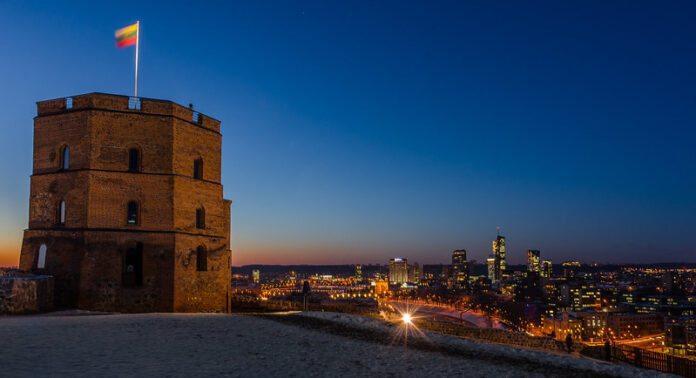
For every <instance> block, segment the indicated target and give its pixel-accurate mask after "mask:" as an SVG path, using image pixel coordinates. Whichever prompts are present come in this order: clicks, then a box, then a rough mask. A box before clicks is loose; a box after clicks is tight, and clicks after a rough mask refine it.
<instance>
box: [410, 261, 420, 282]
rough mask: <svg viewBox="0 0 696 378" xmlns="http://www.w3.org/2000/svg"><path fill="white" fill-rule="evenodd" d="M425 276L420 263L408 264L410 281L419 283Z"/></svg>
mask: <svg viewBox="0 0 696 378" xmlns="http://www.w3.org/2000/svg"><path fill="white" fill-rule="evenodd" d="M422 278H423V273H422V270H421V266H420V265H419V264H418V263H413V265H409V266H408V282H410V283H414V284H418V283H420V281H421V279H422Z"/></svg>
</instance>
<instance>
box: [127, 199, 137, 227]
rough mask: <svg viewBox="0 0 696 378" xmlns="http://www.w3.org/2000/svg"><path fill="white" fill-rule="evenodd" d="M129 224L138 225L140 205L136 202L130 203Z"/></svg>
mask: <svg viewBox="0 0 696 378" xmlns="http://www.w3.org/2000/svg"><path fill="white" fill-rule="evenodd" d="M127 222H128V224H138V203H137V202H135V201H130V202H128V218H127Z"/></svg>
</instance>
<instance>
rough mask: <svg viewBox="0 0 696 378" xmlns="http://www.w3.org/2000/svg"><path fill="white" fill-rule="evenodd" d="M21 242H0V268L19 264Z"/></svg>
mask: <svg viewBox="0 0 696 378" xmlns="http://www.w3.org/2000/svg"><path fill="white" fill-rule="evenodd" d="M21 248H22V244H21V242H2V243H1V244H0V268H7V267H15V266H19V252H20V249H21Z"/></svg>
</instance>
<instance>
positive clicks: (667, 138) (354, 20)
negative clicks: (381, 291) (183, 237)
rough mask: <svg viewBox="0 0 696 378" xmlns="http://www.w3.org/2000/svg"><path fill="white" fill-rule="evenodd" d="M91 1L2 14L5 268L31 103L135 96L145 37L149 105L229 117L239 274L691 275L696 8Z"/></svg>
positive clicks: (16, 233)
mask: <svg viewBox="0 0 696 378" xmlns="http://www.w3.org/2000/svg"><path fill="white" fill-rule="evenodd" d="M95 3H96V2H84V3H72V2H56V1H51V2H45V3H42V2H34V3H31V4H27V3H15V2H9V3H7V2H0V31H1V32H2V33H0V34H1V35H2V36H3V38H1V39H0V57H1V58H0V72H1V73H2V74H1V75H0V88H2V91H1V92H0V110H1V111H2V115H3V121H2V122H1V123H0V128H2V138H1V139H0V151H1V152H0V169H2V181H1V183H0V263H2V262H3V261H2V260H3V258H4V259H5V261H6V262H7V261H9V262H10V263H12V262H13V261H16V259H17V258H18V255H19V246H20V244H21V237H22V234H21V232H22V230H23V229H24V228H25V227H26V224H27V213H28V197H29V194H28V193H29V175H30V173H31V159H32V155H31V153H32V122H33V121H32V117H33V116H35V114H36V108H35V101H38V100H43V99H49V98H56V97H64V96H68V95H75V94H80V93H86V92H92V91H100V92H109V93H119V94H131V93H132V90H133V89H132V87H133V57H134V49H133V48H127V49H116V48H115V47H114V43H115V41H114V36H113V33H114V31H115V30H116V29H118V28H120V27H123V26H127V25H130V24H131V23H133V22H135V21H136V20H140V22H141V29H142V30H141V55H140V72H139V81H140V86H139V94H140V95H141V96H144V97H154V98H162V99H170V100H173V101H176V102H179V103H181V104H188V103H193V104H194V105H195V106H196V108H197V109H198V110H200V111H201V112H203V113H206V114H209V115H211V116H213V117H215V118H218V119H220V120H222V122H223V125H222V132H223V184H224V185H225V197H226V198H230V199H232V200H234V204H233V208H232V213H233V215H232V227H233V230H232V250H233V264H235V265H237V264H245V263H286V264H287V263H369V262H381V263H384V262H386V260H387V259H388V258H389V257H393V256H396V255H399V256H405V257H408V258H409V260H410V261H419V262H421V263H436V262H446V261H448V259H449V256H450V252H451V251H452V250H453V249H457V248H466V249H467V250H468V251H469V258H470V259H478V260H479V261H481V260H484V259H485V257H486V256H487V255H488V254H489V253H490V241H491V240H492V239H493V238H494V237H495V227H496V225H500V226H501V228H502V231H503V233H504V234H505V235H506V236H507V238H508V255H509V256H510V257H509V259H510V261H511V262H512V263H518V262H521V261H522V260H523V258H524V251H525V250H526V249H528V248H534V249H540V250H541V253H542V258H544V259H547V258H549V259H551V260H553V261H554V263H560V262H561V261H563V260H566V259H580V260H584V261H593V260H595V261H602V262H604V261H608V262H655V261H685V260H688V261H696V248H695V247H694V242H693V241H691V240H690V239H691V238H690V236H692V235H693V234H694V230H695V229H696V200H695V199H694V193H695V192H696V178H695V177H694V175H695V173H696V153H694V147H693V144H694V137H695V136H696V132H695V131H694V125H696V106H695V104H696V43H694V42H696V23H695V22H694V20H695V19H696V5H695V3H694V2H686V1H685V2H636V1H623V2H619V1H610V2H607V1H594V2H592V1H582V2H580V1H579V2H576V3H574V4H570V3H569V2H559V1H553V2H536V3H535V2H519V1H513V2H492V1H491V2H488V1H486V2H479V3H480V4H465V3H464V2H453V3H447V2H432V1H428V2H425V1H423V2H402V1H395V2H373V1H367V2H353V1H350V2H348V1H346V2H336V1H327V2H304V1H293V2H287V1H278V2H260V1H259V2H244V3H242V2H236V3H235V2H232V3H231V4H230V3H222V2H221V3H220V4H216V5H213V4H207V5H201V4H199V3H198V2H192V1H186V2H181V3H176V2H165V3H159V4H156V3H154V2H143V1H140V2H123V1H119V2H111V4H109V5H104V4H95ZM3 248H4V249H3ZM3 254H4V256H3ZM0 265H1V264H0Z"/></svg>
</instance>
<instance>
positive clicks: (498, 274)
mask: <svg viewBox="0 0 696 378" xmlns="http://www.w3.org/2000/svg"><path fill="white" fill-rule="evenodd" d="M493 256H494V257H495V281H494V282H497V281H500V280H501V279H502V278H503V274H504V273H505V265H506V262H505V236H501V235H498V236H497V237H496V239H495V240H494V241H493Z"/></svg>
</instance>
